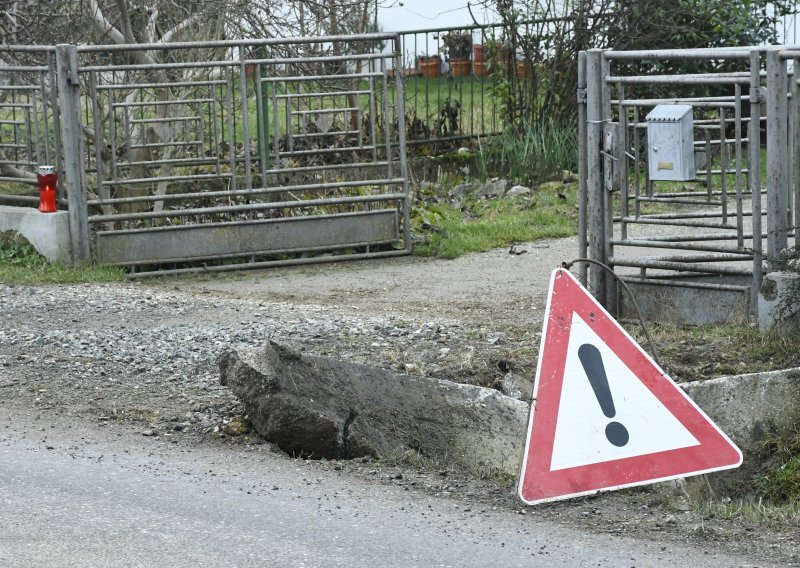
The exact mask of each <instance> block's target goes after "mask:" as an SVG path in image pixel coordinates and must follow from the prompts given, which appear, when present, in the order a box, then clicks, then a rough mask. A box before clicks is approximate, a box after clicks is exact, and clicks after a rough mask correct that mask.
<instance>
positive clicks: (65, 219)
mask: <svg viewBox="0 0 800 568" xmlns="http://www.w3.org/2000/svg"><path fill="white" fill-rule="evenodd" d="M5 231H16V232H18V233H20V234H21V235H22V236H23V237H25V238H26V239H28V241H29V242H30V243H31V244H32V245H33V246H34V247H35V248H36V250H38V251H39V252H40V253H41V254H42V256H44V257H45V258H46V259H47V260H49V261H50V262H64V263H69V262H71V261H72V250H71V246H70V236H69V214H68V213H67V212H66V211H57V212H56V213H41V212H40V211H39V210H38V209H34V208H32V207H12V206H7V205H0V232H5Z"/></svg>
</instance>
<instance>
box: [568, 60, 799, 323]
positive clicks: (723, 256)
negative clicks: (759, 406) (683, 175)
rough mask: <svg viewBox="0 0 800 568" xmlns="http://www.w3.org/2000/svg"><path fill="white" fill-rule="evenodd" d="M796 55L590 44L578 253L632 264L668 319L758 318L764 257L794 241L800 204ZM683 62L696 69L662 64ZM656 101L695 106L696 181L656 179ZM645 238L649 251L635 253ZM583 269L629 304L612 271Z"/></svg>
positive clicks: (595, 285)
mask: <svg viewBox="0 0 800 568" xmlns="http://www.w3.org/2000/svg"><path fill="white" fill-rule="evenodd" d="M797 57H800V51H792V50H786V49H784V48H769V49H765V48H763V47H761V48H759V47H754V48H736V49H733V48H731V49H698V50H661V51H639V52H615V51H601V50H593V51H589V52H584V53H581V54H580V58H579V83H580V84H579V90H578V97H579V113H580V115H579V125H580V130H581V132H580V140H581V146H580V158H581V159H580V162H581V176H580V179H581V187H580V199H579V205H580V227H579V247H578V248H579V250H578V254H579V256H581V257H587V256H588V257H589V258H592V259H595V260H598V261H601V262H603V263H605V264H608V265H609V266H612V267H613V268H614V270H615V272H620V273H622V274H624V275H625V278H626V280H627V281H628V283H629V284H631V285H633V286H634V287H635V289H636V291H637V296H638V297H639V298H640V302H643V303H644V304H645V309H646V310H647V311H650V312H656V313H657V314H658V317H659V318H660V319H662V320H670V319H673V320H675V321H680V322H695V323H701V322H712V321H732V320H733V321H735V320H742V319H745V320H746V319H748V318H750V317H752V316H753V315H756V310H757V302H756V299H757V294H758V290H759V287H760V285H761V278H762V272H763V268H764V260H765V258H769V257H774V256H776V255H777V254H778V253H779V252H780V251H781V250H783V249H784V248H786V246H787V245H788V244H790V239H793V238H794V233H795V224H796V221H795V219H797V218H798V214H799V213H800V211H798V210H797V207H798V203H800V201H799V200H798V190H800V180H799V176H798V173H800V172H799V170H800V168H798V166H797V164H798V159H800V154H798V144H797V143H795V140H796V136H797V133H798V132H800V101H798V99H799V98H800V97H798V96H797V93H798V86H797V81H796V80H795V79H794V78H793V77H792V78H791V81H789V78H790V77H791V73H790V72H789V71H788V70H787V64H786V62H787V60H791V59H794V58H797ZM687 61H690V62H692V63H694V65H695V67H696V68H697V72H693V73H681V74H674V73H673V74H670V73H667V72H659V71H657V69H669V68H670V65H671V64H673V63H674V62H687ZM796 68H797V67H795V69H796ZM787 89H789V90H791V92H792V94H793V95H794V96H793V98H792V97H789V96H788V93H787ZM790 101H793V102H792V105H793V110H792V111H791V112H789V110H788V105H789V102H790ZM659 104H690V105H692V107H693V108H694V150H695V156H696V158H697V159H698V163H699V164H701V167H698V170H697V177H696V179H695V180H694V181H692V182H689V183H684V182H663V181H656V182H654V181H653V180H651V179H649V177H648V168H647V167H646V166H647V156H646V154H647V152H646V149H647V123H646V121H645V116H646V114H647V113H648V111H649V110H650V109H652V108H653V107H654V106H655V105H659ZM765 149H766V160H767V163H766V176H764V175H762V152H763V151H764V150H765ZM790 156H791V159H790V158H789V157H790ZM764 178H765V179H764ZM764 181H766V184H764ZM792 203H794V208H793V207H792ZM764 218H765V219H764ZM764 220H765V221H766V223H764ZM765 229H766V230H765ZM764 242H766V247H765V246H764ZM642 249H649V252H650V254H649V255H647V256H642V255H641V254H637V253H633V252H632V251H641V250H642ZM637 269H638V273H637ZM581 271H582V275H583V276H584V277H585V278H587V281H588V283H589V285H590V287H591V289H592V290H593V292H594V293H595V294H596V295H597V296H598V298H600V299H601V300H602V301H604V303H605V305H606V306H607V307H609V308H611V309H612V310H617V309H619V311H620V312H622V314H623V315H626V314H630V313H631V310H630V308H631V306H630V305H629V304H628V300H627V298H625V297H624V296H621V295H620V294H619V290H618V289H617V286H616V285H615V282H614V280H613V278H612V277H610V275H608V274H605V273H604V272H603V271H602V270H600V269H598V268H594V267H591V266H590V267H586V266H583V267H582V268H581ZM667 291H668V293H667Z"/></svg>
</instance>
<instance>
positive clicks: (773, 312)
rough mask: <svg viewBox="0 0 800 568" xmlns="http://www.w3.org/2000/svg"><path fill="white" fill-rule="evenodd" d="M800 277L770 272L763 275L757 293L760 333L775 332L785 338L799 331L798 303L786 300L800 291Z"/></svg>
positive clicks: (799, 307) (799, 306) (799, 303)
mask: <svg viewBox="0 0 800 568" xmlns="http://www.w3.org/2000/svg"><path fill="white" fill-rule="evenodd" d="M798 279H800V275H798V274H796V273H794V272H770V273H769V274H766V275H764V279H763V280H762V281H761V289H760V290H759V291H758V327H759V329H760V330H761V331H762V332H765V333H766V332H770V331H775V332H777V334H778V336H780V337H786V336H787V335H789V334H791V333H793V332H796V331H797V330H798V329H800V302H798V301H797V300H795V301H792V300H791V299H788V295H789V294H792V293H794V294H797V293H798V291H800V281H798Z"/></svg>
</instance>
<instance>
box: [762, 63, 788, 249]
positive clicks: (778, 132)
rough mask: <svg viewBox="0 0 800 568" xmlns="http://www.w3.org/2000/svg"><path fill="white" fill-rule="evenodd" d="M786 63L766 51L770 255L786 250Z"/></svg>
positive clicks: (768, 234) (768, 244)
mask: <svg viewBox="0 0 800 568" xmlns="http://www.w3.org/2000/svg"><path fill="white" fill-rule="evenodd" d="M786 83H787V73H786V62H785V61H783V60H782V59H781V57H780V50H779V49H770V50H768V51H767V254H768V255H769V256H770V257H771V258H775V257H777V256H778V253H780V252H781V251H782V250H783V249H785V248H786V244H787V238H786V231H787V228H788V227H787V216H786V214H787V205H788V198H787V193H788V185H789V179H788V155H787V147H786V146H787V126H786V124H787V122H788V116H787V112H788V105H787V100H786V95H787V93H786Z"/></svg>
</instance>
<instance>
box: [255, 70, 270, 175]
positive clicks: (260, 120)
mask: <svg viewBox="0 0 800 568" xmlns="http://www.w3.org/2000/svg"><path fill="white" fill-rule="evenodd" d="M253 77H255V82H256V127H257V128H258V172H259V174H260V175H261V187H264V186H265V184H266V175H267V155H268V154H269V148H268V147H267V142H266V136H265V133H264V108H263V107H264V105H263V104H262V102H261V101H262V99H263V98H264V92H263V85H262V83H261V64H260V63H259V64H257V65H256V72H255V74H254V75H253Z"/></svg>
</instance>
